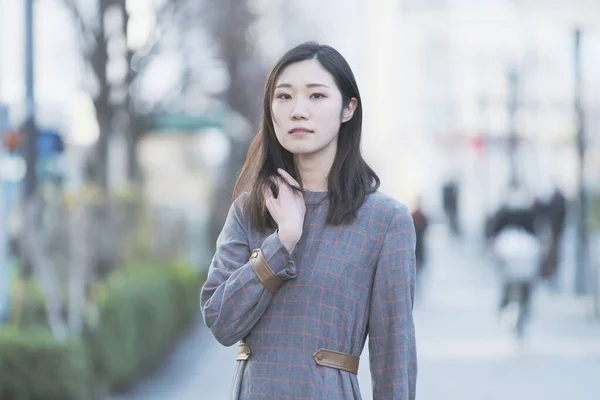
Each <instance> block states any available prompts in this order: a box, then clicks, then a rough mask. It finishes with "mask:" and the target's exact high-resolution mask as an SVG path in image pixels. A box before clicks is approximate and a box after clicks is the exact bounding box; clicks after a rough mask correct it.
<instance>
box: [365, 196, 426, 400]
mask: <svg viewBox="0 0 600 400" xmlns="http://www.w3.org/2000/svg"><path fill="white" fill-rule="evenodd" d="M415 243H416V237H415V230H414V225H413V221H412V217H411V215H410V213H409V211H408V209H407V208H406V207H405V206H400V207H399V208H398V209H397V210H396V213H395V215H394V216H393V218H392V220H391V222H390V226H389V227H388V231H387V233H386V236H385V238H384V242H383V245H382V248H381V251H380V254H379V258H378V261H377V267H376V268H377V270H376V272H375V278H374V282H373V288H372V292H371V304H370V316H369V356H370V360H369V361H370V369H371V378H372V385H373V400H414V398H415V390H416V379H417V352H416V343H415V327H414V322H413V300H414V290H415V274H416V269H415Z"/></svg>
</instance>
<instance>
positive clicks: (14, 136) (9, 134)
mask: <svg viewBox="0 0 600 400" xmlns="http://www.w3.org/2000/svg"><path fill="white" fill-rule="evenodd" d="M22 144H23V133H22V132H21V131H18V130H16V129H9V130H7V131H5V132H4V133H2V147H3V148H4V149H6V150H8V151H16V150H17V149H18V148H20V147H21V145H22Z"/></svg>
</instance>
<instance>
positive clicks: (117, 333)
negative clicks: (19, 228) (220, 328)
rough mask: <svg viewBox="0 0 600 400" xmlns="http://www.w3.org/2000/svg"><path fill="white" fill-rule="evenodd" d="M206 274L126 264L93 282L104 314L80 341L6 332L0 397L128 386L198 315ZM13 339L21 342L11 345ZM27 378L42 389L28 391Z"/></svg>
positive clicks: (77, 395) (0, 353) (1, 343)
mask: <svg viewBox="0 0 600 400" xmlns="http://www.w3.org/2000/svg"><path fill="white" fill-rule="evenodd" d="M204 278H205V277H204V276H201V275H200V274H199V273H198V272H196V271H195V270H193V269H192V268H190V267H188V266H186V265H174V266H168V267H165V266H154V265H153V266H148V265H141V266H134V267H128V268H123V269H121V270H118V271H116V272H115V273H113V275H111V276H110V278H109V280H108V281H107V282H105V283H102V284H100V285H96V286H95V287H94V290H93V296H94V297H95V300H96V301H97V304H98V319H97V321H96V322H95V323H87V324H86V328H85V331H84V333H83V335H82V338H81V339H80V340H79V341H69V342H67V343H56V342H55V341H54V340H53V339H52V337H51V336H50V334H49V332H47V331H46V332H45V333H36V334H35V335H33V334H29V333H27V332H28V330H27V329H26V330H20V331H19V330H16V329H12V330H5V333H4V335H3V336H0V399H5V398H7V399H15V400H20V399H23V400H37V399H44V400H52V399H64V400H69V399H89V398H90V395H89V393H91V392H93V391H94V390H95V389H97V388H99V387H101V388H108V389H110V390H121V389H124V388H127V387H128V386H130V385H131V384H132V383H134V382H135V381H136V380H137V379H139V378H140V377H141V376H143V375H144V374H146V373H147V372H149V371H150V370H151V369H152V368H154V367H156V365H157V364H158V363H159V362H160V361H161V360H162V359H163V358H164V356H165V355H166V353H168V351H169V350H170V348H171V347H172V346H173V345H174V344H175V343H176V342H177V339H178V338H179V337H180V336H181V334H182V331H183V330H184V329H185V328H186V327H187V326H188V325H189V323H190V322H191V321H192V320H193V319H194V318H195V316H197V315H198V313H199V307H198V293H199V290H200V286H201V284H202V283H203V281H204ZM33 322H34V323H32V324H31V325H32V326H39V325H40V322H43V321H33ZM14 337H18V338H19V341H15V342H14V345H13V343H12V339H11V338H14ZM3 338H4V339H3ZM50 349H51V351H50ZM56 359H58V361H55V360H56ZM27 363H35V368H30V366H29V364H27ZM15 365H17V366H22V368H15ZM32 371H33V372H32ZM46 376H47V377H48V379H46ZM11 382H14V383H11ZM23 382H26V383H28V386H27V387H28V388H29V387H34V388H36V389H28V390H29V391H28V392H25V391H22V390H25V389H22V383H23ZM38 382H39V384H38ZM47 385H50V386H51V388H49V387H48V386H47ZM23 387H24V385H23ZM42 388H43V390H44V391H42ZM33 390H38V392H39V393H47V394H44V396H45V397H39V393H38V392H33ZM54 392H56V393H57V394H56V396H57V397H53V396H55V395H54V394H53V393H54ZM6 393H10V395H6ZM84 393H85V394H84Z"/></svg>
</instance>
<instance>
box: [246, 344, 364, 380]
mask: <svg viewBox="0 0 600 400" xmlns="http://www.w3.org/2000/svg"><path fill="white" fill-rule="evenodd" d="M251 354H252V350H251V349H250V345H249V344H247V343H239V344H238V353H237V358H236V360H238V361H246V360H248V358H250V355H251ZM313 359H314V360H315V362H316V363H317V365H320V366H322V367H329V368H335V369H339V370H342V371H347V372H350V373H352V374H355V375H357V374H358V363H359V360H360V358H359V357H357V356H353V355H352V354H347V353H342V352H340V351H334V350H327V349H319V350H317V351H315V353H314V354H313Z"/></svg>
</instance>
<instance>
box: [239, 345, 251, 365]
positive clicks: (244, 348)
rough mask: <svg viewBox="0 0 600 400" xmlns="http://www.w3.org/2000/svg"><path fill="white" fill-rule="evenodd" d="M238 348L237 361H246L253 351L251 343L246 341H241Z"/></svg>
mask: <svg viewBox="0 0 600 400" xmlns="http://www.w3.org/2000/svg"><path fill="white" fill-rule="evenodd" d="M237 350H238V352H237V358H236V360H237V361H246V360H247V359H248V358H250V354H252V351H251V350H250V345H248V344H246V343H239V344H238V349H237Z"/></svg>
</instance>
